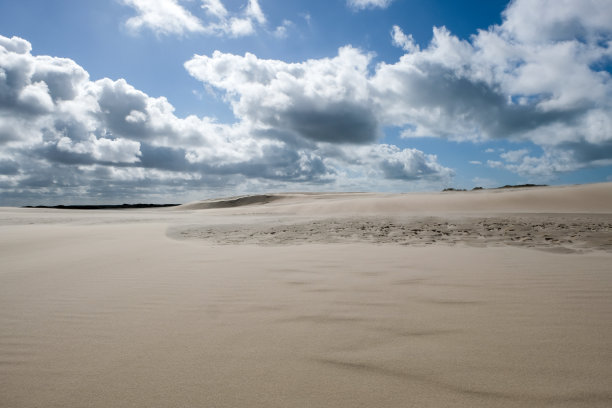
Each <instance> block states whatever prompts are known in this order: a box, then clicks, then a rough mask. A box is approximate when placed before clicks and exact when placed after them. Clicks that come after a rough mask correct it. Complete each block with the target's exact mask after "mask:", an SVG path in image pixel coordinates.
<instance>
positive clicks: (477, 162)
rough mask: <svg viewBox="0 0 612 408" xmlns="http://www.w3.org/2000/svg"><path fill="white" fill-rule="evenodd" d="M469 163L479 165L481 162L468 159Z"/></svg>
mask: <svg viewBox="0 0 612 408" xmlns="http://www.w3.org/2000/svg"><path fill="white" fill-rule="evenodd" d="M469 163H470V164H473V165H475V166H479V165H481V164H482V162H481V161H480V160H470V162H469Z"/></svg>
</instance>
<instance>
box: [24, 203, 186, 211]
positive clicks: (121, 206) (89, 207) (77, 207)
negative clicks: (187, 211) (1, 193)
mask: <svg viewBox="0 0 612 408" xmlns="http://www.w3.org/2000/svg"><path fill="white" fill-rule="evenodd" d="M177 205H180V204H118V205H26V206H23V207H22V208H55V209H58V210H123V209H130V208H159V207H176V206H177Z"/></svg>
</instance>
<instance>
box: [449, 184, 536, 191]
mask: <svg viewBox="0 0 612 408" xmlns="http://www.w3.org/2000/svg"><path fill="white" fill-rule="evenodd" d="M523 187H548V184H515V185H510V184H506V185H505V186H501V187H494V188H490V189H489V188H487V189H485V188H484V187H474V188H473V189H472V191H475V190H501V189H504V188H523ZM442 191H467V190H466V189H464V188H453V187H449V188H445V189H444V190H442Z"/></svg>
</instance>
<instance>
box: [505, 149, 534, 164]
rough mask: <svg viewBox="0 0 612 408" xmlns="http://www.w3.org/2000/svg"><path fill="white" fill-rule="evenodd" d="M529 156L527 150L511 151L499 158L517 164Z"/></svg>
mask: <svg viewBox="0 0 612 408" xmlns="http://www.w3.org/2000/svg"><path fill="white" fill-rule="evenodd" d="M527 154H529V150H527V149H519V150H510V151H508V152H505V153H502V154H500V155H499V156H500V157H501V158H502V159H504V160H505V161H507V162H511V163H516V162H518V161H520V160H521V159H522V158H523V157H525V156H526V155H527Z"/></svg>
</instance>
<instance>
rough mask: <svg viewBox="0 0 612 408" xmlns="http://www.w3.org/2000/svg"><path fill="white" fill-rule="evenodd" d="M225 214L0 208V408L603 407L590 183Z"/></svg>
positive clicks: (611, 228)
mask: <svg viewBox="0 0 612 408" xmlns="http://www.w3.org/2000/svg"><path fill="white" fill-rule="evenodd" d="M270 197H273V198H270ZM236 199H237V198H233V199H229V200H208V201H204V202H198V203H191V204H188V205H185V206H183V207H180V208H176V209H150V210H115V211H78V210H43V209H15V208H0V232H1V233H0V406H1V407H15V408H20V407H610V406H612V386H611V385H610V384H612V323H611V322H612V184H609V183H608V184H597V185H585V186H571V187H554V188H535V189H525V190H517V191H509V190H503V191H478V192H466V193H443V194H442V193H440V194H404V195H388V194H387V195H377V194H284V195H269V196H256V197H247V198H245V199H243V198H238V199H239V201H238V202H236ZM240 200H241V201H240ZM211 203H213V204H212V205H211Z"/></svg>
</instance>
